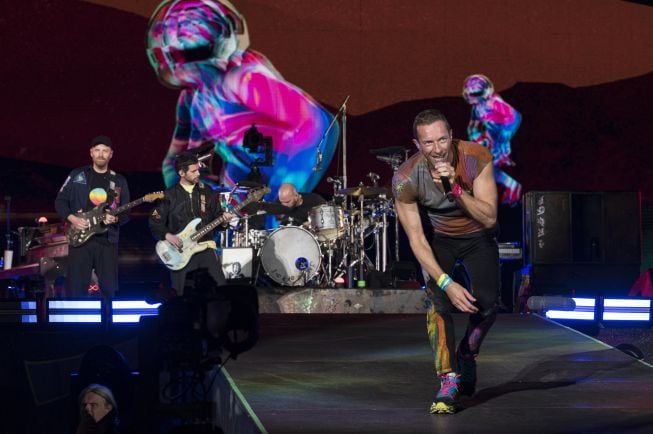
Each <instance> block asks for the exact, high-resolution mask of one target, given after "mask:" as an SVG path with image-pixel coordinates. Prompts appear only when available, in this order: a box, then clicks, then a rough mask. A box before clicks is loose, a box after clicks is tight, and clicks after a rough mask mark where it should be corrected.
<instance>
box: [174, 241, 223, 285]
mask: <svg viewBox="0 0 653 434" xmlns="http://www.w3.org/2000/svg"><path fill="white" fill-rule="evenodd" d="M200 269H205V270H206V271H207V272H208V273H209V275H210V276H211V277H213V280H215V282H216V283H217V284H218V285H219V286H222V285H224V284H226V283H227V280H226V279H225V276H224V272H223V271H222V261H221V260H220V257H219V256H218V253H217V252H216V251H215V250H214V249H210V248H209V249H206V250H203V251H201V252H198V253H195V254H194V255H193V256H191V258H190V261H188V264H187V265H186V266H185V267H184V268H182V269H181V270H178V271H170V287H171V288H174V289H175V291H177V295H180V296H181V295H184V287H185V286H186V275H187V274H188V273H190V272H191V271H195V270H200Z"/></svg>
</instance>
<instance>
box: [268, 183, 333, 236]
mask: <svg viewBox="0 0 653 434" xmlns="http://www.w3.org/2000/svg"><path fill="white" fill-rule="evenodd" d="M279 203H281V205H283V206H285V207H287V208H289V209H290V211H288V212H286V213H285V214H284V215H283V216H279V223H280V224H282V225H287V224H291V225H294V226H303V227H308V225H309V222H308V216H309V213H310V211H311V209H312V208H313V207H316V206H318V205H323V204H325V203H326V200H324V198H323V197H322V196H320V195H319V194H317V193H298V192H297V189H296V188H295V186H294V185H293V184H291V183H284V184H281V186H280V187H279Z"/></svg>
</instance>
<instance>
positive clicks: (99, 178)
mask: <svg viewBox="0 0 653 434" xmlns="http://www.w3.org/2000/svg"><path fill="white" fill-rule="evenodd" d="M110 176H111V175H110V173H109V171H108V170H107V171H106V172H104V173H98V172H96V171H95V170H91V176H90V178H91V179H90V180H89V185H88V187H89V188H88V199H87V201H86V209H85V211H88V210H90V209H92V208H95V207H96V206H97V205H99V204H101V203H104V204H105V205H106V206H109V204H110V203H111V202H112V201H113V192H112V191H111V189H110ZM94 238H97V240H96V241H100V242H108V240H109V233H108V232H103V233H100V234H97V235H96V236H95V237H94Z"/></svg>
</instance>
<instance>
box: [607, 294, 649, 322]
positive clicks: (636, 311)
mask: <svg viewBox="0 0 653 434" xmlns="http://www.w3.org/2000/svg"><path fill="white" fill-rule="evenodd" d="M601 320H602V321H631V322H648V321H650V320H651V299H632V298H606V299H604V300H603V315H602V317H601Z"/></svg>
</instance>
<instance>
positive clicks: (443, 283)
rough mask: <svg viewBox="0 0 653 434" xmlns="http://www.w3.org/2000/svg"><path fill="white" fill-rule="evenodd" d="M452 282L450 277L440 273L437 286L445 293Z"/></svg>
mask: <svg viewBox="0 0 653 434" xmlns="http://www.w3.org/2000/svg"><path fill="white" fill-rule="evenodd" d="M452 282H453V280H452V279H451V277H449V275H448V274H447V273H442V274H441V275H440V277H438V282H437V283H438V286H439V287H440V289H441V290H443V291H446V290H447V287H448V286H449V285H450V284H451V283H452Z"/></svg>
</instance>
